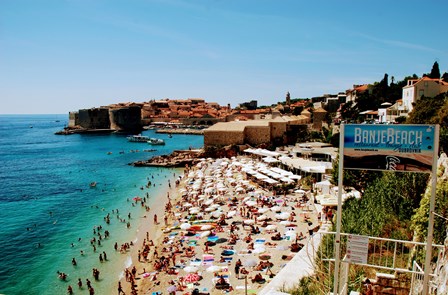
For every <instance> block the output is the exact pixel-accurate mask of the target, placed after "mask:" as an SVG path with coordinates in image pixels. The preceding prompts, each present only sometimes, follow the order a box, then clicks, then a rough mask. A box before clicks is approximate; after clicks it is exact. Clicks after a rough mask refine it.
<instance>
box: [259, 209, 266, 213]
mask: <svg viewBox="0 0 448 295" xmlns="http://www.w3.org/2000/svg"><path fill="white" fill-rule="evenodd" d="M268 211H269V209H268V208H260V209H258V212H260V213H266V212H268Z"/></svg>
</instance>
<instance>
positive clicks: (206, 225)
mask: <svg viewBox="0 0 448 295" xmlns="http://www.w3.org/2000/svg"><path fill="white" fill-rule="evenodd" d="M212 228H213V226H212V225H211V224H204V225H203V226H201V230H210V229H212Z"/></svg>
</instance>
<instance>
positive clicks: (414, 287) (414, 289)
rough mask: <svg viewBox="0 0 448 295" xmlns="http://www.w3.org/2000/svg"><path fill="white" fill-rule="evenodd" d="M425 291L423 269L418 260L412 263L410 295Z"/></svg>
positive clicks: (418, 294)
mask: <svg viewBox="0 0 448 295" xmlns="http://www.w3.org/2000/svg"><path fill="white" fill-rule="evenodd" d="M422 292H423V269H422V268H421V267H420V265H418V263H417V262H415V261H413V263H412V278H411V290H410V291H409V295H420V294H422Z"/></svg>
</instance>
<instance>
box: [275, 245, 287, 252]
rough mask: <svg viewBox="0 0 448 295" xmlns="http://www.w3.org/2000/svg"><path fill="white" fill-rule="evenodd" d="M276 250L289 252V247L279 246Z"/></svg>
mask: <svg viewBox="0 0 448 295" xmlns="http://www.w3.org/2000/svg"><path fill="white" fill-rule="evenodd" d="M276 249H277V250H280V251H284V250H288V249H289V247H288V246H286V245H278V246H277V247H276Z"/></svg>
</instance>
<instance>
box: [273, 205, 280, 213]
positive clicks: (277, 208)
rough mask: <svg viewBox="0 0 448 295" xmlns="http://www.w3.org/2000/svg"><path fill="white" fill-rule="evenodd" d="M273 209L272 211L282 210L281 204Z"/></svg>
mask: <svg viewBox="0 0 448 295" xmlns="http://www.w3.org/2000/svg"><path fill="white" fill-rule="evenodd" d="M271 211H272V212H280V211H282V208H281V207H280V206H274V207H271Z"/></svg>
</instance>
